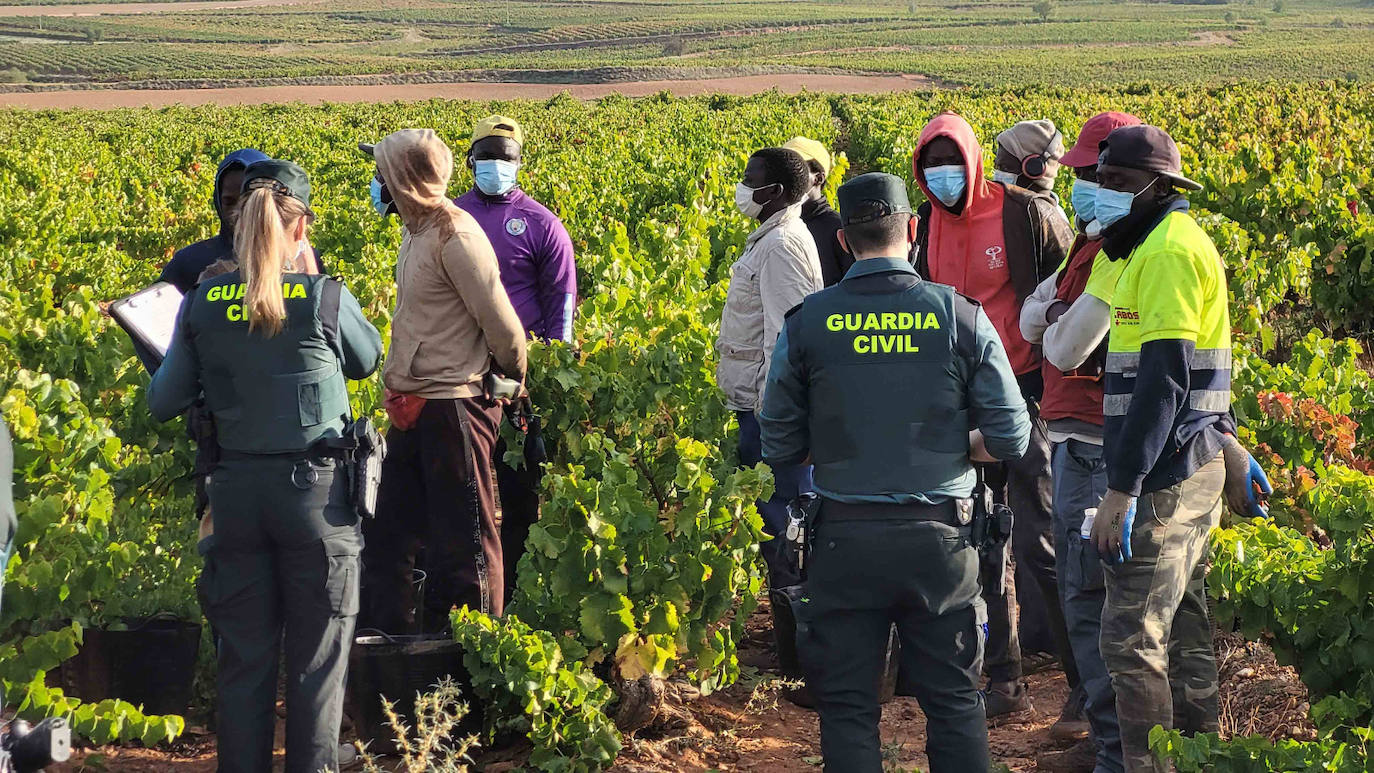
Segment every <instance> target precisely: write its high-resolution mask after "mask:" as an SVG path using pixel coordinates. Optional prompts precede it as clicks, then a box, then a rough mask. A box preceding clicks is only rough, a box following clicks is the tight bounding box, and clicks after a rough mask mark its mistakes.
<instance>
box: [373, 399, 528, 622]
mask: <svg viewBox="0 0 1374 773" xmlns="http://www.w3.org/2000/svg"><path fill="white" fill-rule="evenodd" d="M500 420H501V409H500V408H499V407H497V406H496V405H495V404H494V403H492V402H491V401H490V400H487V399H486V398H482V397H465V398H457V399H450V400H430V401H428V402H427V403H426V404H425V407H424V410H423V411H421V413H420V418H419V420H418V421H417V422H416V423H415V426H414V427H412V428H411V429H409V430H404V431H403V430H398V429H396V428H394V427H393V428H392V429H391V430H390V431H389V432H388V433H387V438H386V440H387V456H386V461H385V462H383V465H382V485H381V491H380V493H379V495H378V502H377V517H376V518H374V519H372V520H370V521H367V522H366V523H365V524H364V526H363V536H364V538H365V547H364V549H363V609H362V614H361V615H360V618H359V626H358V627H359V628H360V629H361V628H376V629H380V630H382V631H385V632H387V633H390V634H400V633H406V632H409V631H412V630H414V629H415V627H416V625H415V623H416V622H417V621H416V616H417V614H418V615H419V618H420V619H419V621H418V622H419V626H418V627H419V629H420V630H421V631H423V632H425V633H442V632H445V631H447V630H448V627H449V611H450V610H451V609H453V607H455V606H458V607H462V606H467V607H470V608H472V609H474V610H479V611H482V612H486V613H488V614H492V615H500V614H501V613H502V611H503V610H504V607H505V603H504V602H505V590H504V577H503V575H504V571H503V564H502V558H501V532H500V529H499V528H498V527H497V524H496V499H495V491H494V490H493V489H494V487H493V484H492V469H491V454H492V449H493V447H494V446H495V444H496V441H497V437H498V426H499V422H500ZM416 568H419V569H421V570H423V571H424V572H425V575H426V577H425V585H424V604H423V609H420V610H417V609H416V603H415V583H414V582H413V579H414V575H413V571H414V570H415V569H416Z"/></svg>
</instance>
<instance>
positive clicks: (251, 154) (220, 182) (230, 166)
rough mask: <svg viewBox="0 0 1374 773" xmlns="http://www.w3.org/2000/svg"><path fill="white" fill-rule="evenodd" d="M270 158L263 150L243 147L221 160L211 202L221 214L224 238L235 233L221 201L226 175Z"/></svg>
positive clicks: (220, 225)
mask: <svg viewBox="0 0 1374 773" xmlns="http://www.w3.org/2000/svg"><path fill="white" fill-rule="evenodd" d="M269 158H270V157H269V156H268V155H267V154H266V153H264V152H262V151H261V150H255V149H253V148H243V149H241V150H236V151H234V152H233V153H230V154H229V155H227V156H225V157H224V160H223V161H221V162H219V169H217V170H215V192H214V193H213V194H211V197H210V203H211V204H212V205H214V207H215V214H216V215H218V216H219V232H220V235H221V236H223V237H224V238H226V239H232V238H233V235H234V229H233V228H232V227H231V226H230V225H229V213H227V212H225V211H224V209H223V208H222V207H220V203H219V199H220V194H222V193H223V192H224V190H223V186H224V175H225V174H226V173H228V172H229V171H231V170H234V169H238V170H240V171H242V170H244V169H247V168H248V167H249V166H251V165H252V164H256V163H257V162H259V161H267V160H268V159H269Z"/></svg>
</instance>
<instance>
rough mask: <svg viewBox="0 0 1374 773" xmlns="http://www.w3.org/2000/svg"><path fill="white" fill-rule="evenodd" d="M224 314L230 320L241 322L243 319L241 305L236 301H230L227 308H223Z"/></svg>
mask: <svg viewBox="0 0 1374 773" xmlns="http://www.w3.org/2000/svg"><path fill="white" fill-rule="evenodd" d="M224 316H225V317H226V318H227V319H228V320H229V321H230V322H242V321H243V306H241V305H239V304H237V303H231V304H229V306H228V308H226V309H225V310H224Z"/></svg>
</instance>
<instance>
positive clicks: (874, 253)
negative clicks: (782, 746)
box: [759, 173, 1030, 773]
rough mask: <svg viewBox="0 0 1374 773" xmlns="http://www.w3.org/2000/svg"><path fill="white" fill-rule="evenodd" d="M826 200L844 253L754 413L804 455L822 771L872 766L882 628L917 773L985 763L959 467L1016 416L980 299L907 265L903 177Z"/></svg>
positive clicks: (1000, 437)
mask: <svg viewBox="0 0 1374 773" xmlns="http://www.w3.org/2000/svg"><path fill="white" fill-rule="evenodd" d="M839 204H840V220H841V223H842V233H841V239H842V240H843V242H844V244H845V247H846V248H847V249H848V251H849V252H850V253H851V254H852V255H853V256H854V257H855V259H856V262H855V264H854V265H853V267H851V268H850V269H849V271H848V272H847V273H846V274H845V277H844V279H843V280H842V281H841V282H840V283H839V284H838V285H835V286H834V287H830V288H827V289H825V290H823V291H821V292H818V293H816V294H814V295H811V296H809V297H807V298H806V300H805V301H803V302H802V303H801V305H799V306H797V307H796V308H794V309H793V310H792V311H791V312H790V313H789V314H788V316H787V319H786V321H785V323H784V326H783V330H782V333H781V335H780V336H779V338H778V342H777V348H776V350H775V352H774V355H773V359H772V363H773V364H772V367H771V368H770V370H769V373H768V380H767V385H766V390H765V394H764V399H763V408H762V411H761V412H760V414H759V423H760V425H761V426H762V435H763V456H764V459H765V461H767V462H768V463H769V464H773V465H788V464H801V463H804V462H807V461H809V462H810V463H811V464H814V465H815V483H816V486H815V490H816V492H817V494H818V495H819V496H820V498H821V506H820V510H819V515H818V516H817V518H816V527H815V532H814V551H813V553H812V556H811V558H810V560H809V562H808V564H807V568H808V572H809V576H808V577H807V578H806V580H805V591H806V592H805V596H804V598H803V601H802V603H801V604H800V606H799V610H798V634H797V645H798V649H799V650H800V652H801V657H802V665H803V667H804V669H805V671H806V678H807V684H808V685H809V686H810V687H811V689H812V690H813V691H814V693H815V697H816V701H817V710H818V711H819V713H820V717H821V750H822V752H823V754H824V756H825V765H826V770H827V771H828V772H829V773H835V772H836V771H862V772H864V773H868V772H870V771H871V772H872V773H877V772H878V771H881V770H882V756H881V753H880V751H879V738H878V719H879V716H880V713H881V710H880V708H879V704H878V691H877V690H878V682H879V678H878V677H879V672H880V670H881V669H882V666H883V659H884V648H885V645H886V643H887V640H888V632H889V630H890V627H891V625H892V624H893V623H896V625H897V629H898V633H899V635H900V636H901V642H902V658H903V661H904V662H903V663H902V669H901V672H902V673H903V674H904V675H909V676H910V677H913V679H912V681H913V682H914V683H913V684H910V685H901V688H902V690H903V691H905V690H907V689H909V690H911V694H914V695H915V696H916V698H917V700H918V701H920V704H921V708H922V710H923V711H924V712H925V714H926V717H927V732H926V736H927V739H928V740H927V743H926V753H927V755H928V757H929V759H930V766H931V767H930V769H931V771H932V773H946V772H953V771H958V772H959V773H966V772H967V771H982V770H987V769H988V737H987V727H986V724H985V718H984V708H983V699H982V697H981V695H980V694H979V692H978V678H979V674H980V671H981V669H982V660H983V647H984V637H985V635H986V634H985V630H986V629H985V623H986V620H987V616H986V610H985V606H984V604H983V601H982V600H981V599H980V598H979V586H978V558H977V555H976V551H975V549H974V548H973V546H972V544H971V541H970V528H969V524H970V518H971V511H972V503H971V500H970V495H971V494H972V492H973V487H974V483H975V478H976V476H975V473H974V469H973V464H972V462H973V460H974V459H977V460H978V461H988V462H990V461H995V460H1003V459H1012V458H1016V457H1017V456H1019V455H1021V454H1022V453H1024V452H1025V450H1026V446H1027V444H1028V442H1029V436H1030V419H1029V417H1028V415H1027V413H1026V404H1025V400H1024V399H1023V398H1022V397H1021V393H1020V390H1019V389H1018V388H1017V385H1016V378H1015V376H1014V375H1013V374H1012V371H1011V367H1010V365H1009V364H1008V361H1007V355H1006V352H1005V351H1004V350H1003V348H1002V343H1001V340H1000V339H999V338H998V336H997V332H996V330H995V329H994V328H993V326H992V323H991V322H990V321H989V320H988V318H987V315H986V314H984V313H983V311H982V309H981V307H979V306H978V305H977V304H976V303H974V302H973V301H970V300H968V299H966V298H964V297H963V296H961V295H959V294H958V293H956V292H955V291H954V290H953V289H952V288H950V287H947V286H945V285H940V284H934V283H932V282H927V281H923V280H921V279H920V278H919V277H918V276H917V275H916V272H915V270H914V269H913V268H912V266H911V264H910V263H908V262H907V260H906V256H907V254H908V250H909V247H910V245H911V243H912V241H913V240H914V239H915V235H916V234H915V225H916V224H915V222H914V220H913V219H912V211H911V204H910V201H909V200H908V199H907V193H906V188H905V186H904V185H903V183H902V181H901V180H900V179H898V178H896V177H893V176H892V175H887V174H880V173H871V174H865V175H861V176H859V177H856V178H854V179H853V180H850V181H849V182H847V183H845V184H844V185H843V186H841V187H840V189H839Z"/></svg>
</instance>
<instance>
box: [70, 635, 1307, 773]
mask: <svg viewBox="0 0 1374 773" xmlns="http://www.w3.org/2000/svg"><path fill="white" fill-rule="evenodd" d="M769 624H770V623H769V619H768V614H767V611H766V609H760V610H757V611H756V612H755V613H754V615H753V616H751V618H750V620H749V626H748V632H747V634H746V637H745V640H744V642H742V643H741V646H740V660H741V663H742V664H745V665H744V667H743V670H744V672H745V677H744V678H743V679H741V680H740V681H739V683H737V684H735V685H734V686H732V687H731V688H729V689H727V690H723V691H721V692H719V693H716V694H714V695H710V696H707V697H695V691H693V690H692V689H691V688H685V687H684V686H683V685H678V684H677V683H672V684H670V688H682V689H670V694H672V695H675V696H678V700H684V699H685V702H684V703H682V708H684V709H685V712H683V717H682V718H681V719H680V720H678V721H675V722H672V723H671V724H670V725H669V726H667V727H660V728H657V729H654V730H651V731H648V732H644V733H641V736H642V737H641V738H637V739H634V740H630V741H627V743H626V748H625V750H624V751H623V752H622V753H621V756H620V760H619V762H618V763H617V765H616V766H615V768H613V771H616V772H617V773H678V772H679V771H707V770H719V771H750V772H751V773H814V772H815V771H818V770H819V769H820V768H819V763H820V745H819V726H818V722H817V719H816V715H815V714H814V713H813V712H810V711H807V710H805V709H801V708H798V707H796V706H794V705H792V704H791V703H789V702H787V701H786V700H784V699H783V698H782V697H781V686H782V685H781V684H780V682H779V680H778V677H777V675H776V673H775V672H773V670H772V662H773V659H772V655H771V652H770V651H771V646H772V645H771V634H770V633H769ZM1215 643H1216V649H1217V663H1218V667H1219V670H1220V676H1221V690H1222V693H1221V719H1222V730H1223V733H1226V734H1231V733H1241V734H1253V735H1264V736H1267V737H1269V738H1271V739H1277V738H1282V737H1291V738H1299V739H1307V738H1310V737H1313V736H1314V735H1315V733H1314V731H1313V729H1312V727H1311V724H1310V723H1309V722H1308V721H1307V719H1306V715H1307V708H1308V704H1307V691H1306V689H1305V688H1304V687H1303V686H1302V684H1301V682H1299V680H1298V678H1297V674H1296V673H1295V672H1294V671H1293V669H1291V668H1286V667H1281V666H1279V665H1278V664H1277V663H1276V662H1275V661H1274V655H1273V653H1272V652H1271V651H1270V650H1269V648H1268V647H1266V646H1265V645H1263V644H1260V643H1256V642H1247V641H1244V640H1243V639H1241V638H1240V637H1239V636H1236V635H1233V634H1219V635H1218V636H1217V638H1216V642H1215ZM1028 683H1029V687H1030V691H1031V695H1032V697H1033V700H1034V703H1035V710H1034V711H1032V712H1031V713H1030V714H1028V715H1022V716H1018V717H1016V718H1015V719H1014V720H1013V721H1009V722H1005V723H1001V724H998V725H997V726H994V727H992V728H991V730H990V731H989V735H990V742H991V747H992V752H993V759H994V760H995V761H997V762H1000V763H1002V764H1004V765H1006V766H1007V768H1008V769H1010V770H1012V771H1018V772H1020V771H1034V770H1036V769H1037V768H1036V757H1037V756H1038V755H1039V754H1041V753H1043V752H1046V751H1050V750H1053V749H1056V748H1059V746H1058V745H1056V744H1055V742H1054V741H1052V740H1051V739H1050V737H1049V727H1050V725H1052V724H1053V723H1054V720H1055V719H1056V718H1057V717H1058V713H1059V708H1060V706H1061V705H1062V704H1063V702H1064V698H1065V696H1066V695H1067V693H1068V687H1067V685H1066V684H1065V682H1064V676H1063V674H1062V673H1061V672H1059V671H1057V670H1048V671H1044V672H1041V673H1038V674H1033V675H1031V676H1030V677H1029V679H1028ZM693 698H695V699H693ZM671 702H673V703H676V702H677V700H673V701H671ZM278 713H279V714H281V713H282V712H281V710H280V707H279V711H278ZM283 729H284V726H283V725H282V723H281V722H278V727H277V743H278V747H277V748H278V753H277V768H276V769H277V770H281V769H282V768H281V765H282V763H283V762H284V760H283V757H282V753H281V751H280V749H281V741H282V732H283ZM881 733H882V740H883V748H884V755H885V759H886V760H887V761H888V765H889V766H890V767H889V769H890V770H894V771H909V770H912V769H916V770H924V769H925V764H926V760H925V754H924V748H925V741H926V736H925V717H924V716H923V715H922V714H921V710H920V707H919V706H918V705H917V704H916V701H915V700H914V699H911V698H897V699H894V700H893V701H892V702H891V703H889V704H887V705H886V706H885V707H884V709H883V718H882V724H881ZM522 757H523V754H522V753H521V751H520V750H518V749H499V750H492V751H489V752H487V753H485V754H479V755H478V756H477V761H478V763H479V764H480V766H479V767H478V768H477V769H478V770H485V771H491V773H499V772H501V771H508V770H511V769H512V768H513V767H515V766H516V765H518V763H519V762H520V761H521V758H522ZM214 769H215V738H214V735H213V734H212V733H210V732H209V731H207V730H205V729H204V728H202V727H196V726H192V727H191V728H190V729H189V730H188V732H187V734H186V735H185V736H183V738H182V739H181V740H179V741H178V742H177V743H175V744H173V745H172V746H171V747H170V748H162V749H143V748H116V747H104V748H100V749H87V750H81V751H79V752H78V753H77V754H76V756H75V757H74V759H73V761H72V762H70V763H68V764H66V765H61V766H55V767H54V768H53V770H57V771H89V770H104V771H128V772H130V773H154V772H160V771H172V772H174V773H211V771H213V770H214Z"/></svg>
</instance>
